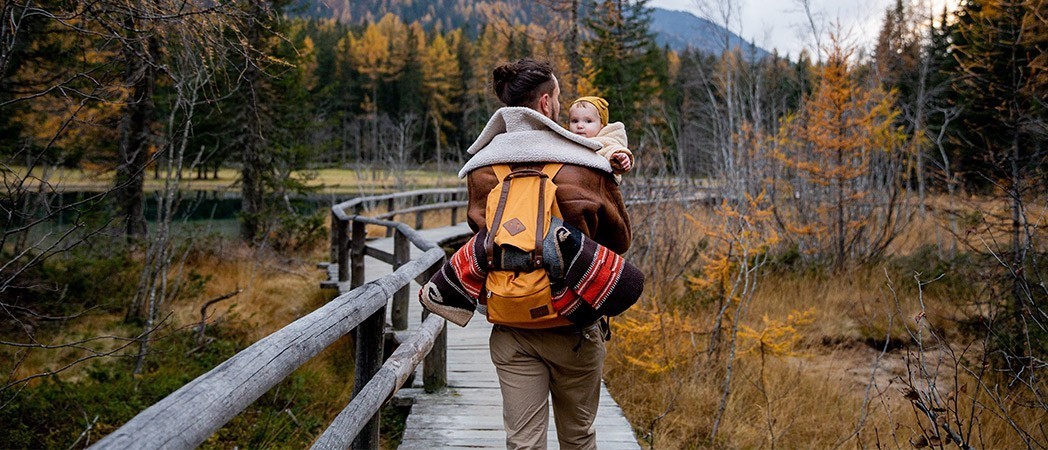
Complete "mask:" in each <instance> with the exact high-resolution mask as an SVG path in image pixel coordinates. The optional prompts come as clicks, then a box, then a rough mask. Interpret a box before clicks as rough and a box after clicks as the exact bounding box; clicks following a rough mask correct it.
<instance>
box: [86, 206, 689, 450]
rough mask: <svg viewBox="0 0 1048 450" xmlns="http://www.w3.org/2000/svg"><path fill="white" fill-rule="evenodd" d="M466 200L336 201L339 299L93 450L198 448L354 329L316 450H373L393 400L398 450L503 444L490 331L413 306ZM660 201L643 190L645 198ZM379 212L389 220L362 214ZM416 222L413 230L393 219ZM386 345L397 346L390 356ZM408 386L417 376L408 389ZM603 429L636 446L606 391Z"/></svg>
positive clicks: (619, 445) (479, 322) (605, 442)
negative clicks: (344, 385) (347, 390)
mask: <svg viewBox="0 0 1048 450" xmlns="http://www.w3.org/2000/svg"><path fill="white" fill-rule="evenodd" d="M465 195H466V191H465V189H431V190H423V191H411V192H401V193H396V194H390V195H381V196H373V197H362V198H358V199H354V200H351V201H348V202H343V203H340V204H337V205H335V206H333V207H332V226H331V230H332V233H331V238H332V239H331V242H332V245H331V257H332V261H333V262H332V263H324V264H322V265H321V266H322V267H324V268H326V269H327V270H328V272H329V275H330V276H329V281H327V282H325V283H324V285H325V286H326V287H331V288H337V289H338V291H339V295H338V296H337V297H335V298H334V299H333V300H331V301H330V302H329V303H327V304H325V305H324V306H322V307H320V308H319V309H317V310H316V311H313V312H312V313H310V314H308V315H306V316H304V317H302V318H300V319H298V320H296V321H295V322H292V323H291V324H289V325H287V326H286V327H284V328H282V329H280V330H278V331H276V332H275V333H273V334H271V335H269V336H266V337H265V338H263V339H261V340H259V341H258V342H256V343H255V344H253V345H251V346H250V347H248V348H247V349H245V350H243V351H241V352H240V353H237V354H236V355H234V356H233V357H232V358H230V359H228V360H226V361H225V362H223V363H221V364H220V365H218V366H217V367H215V368H214V369H212V370H211V371H209V372H207V373H205V374H204V375H201V376H200V377H198V378H197V379H195V380H193V381H191V382H189V383H187V384H186V385H185V386H183V387H182V388H180V389H178V390H177V391H175V392H174V393H172V394H171V395H169V396H167V397H166V398H164V399H163V400H161V401H159V402H157V403H156V404H154V405H152V406H150V407H149V408H147V409H146V410H145V411H143V412H141V413H140V414H138V415H137V416H135V417H134V418H133V419H131V420H130V421H129V422H128V423H127V424H125V425H124V426H122V427H120V428H119V429H117V430H116V431H114V432H113V433H111V434H110V435H108V436H106V437H105V438H103V439H102V440H100V441H99V442H97V443H96V444H95V445H93V446H92V447H91V448H98V449H127V448H136V449H154V448H194V447H196V446H198V445H200V444H201V443H203V442H204V441H205V440H206V439H207V438H208V437H209V436H210V435H211V434H213V433H214V432H215V431H217V430H218V429H219V428H221V427H222V426H223V425H225V424H226V422H228V421H229V420H230V419H232V418H233V417H234V416H236V415H237V414H238V413H239V412H240V411H242V410H243V409H244V408H246V407H247V406H248V405H250V404H251V403H252V402H254V401H255V400H256V399H258V398H259V397H260V396H262V394H264V393H265V392H266V391H268V390H269V389H270V388H272V387H273V386H275V385H276V384H277V383H279V382H280V381H282V380H284V379H285V378H286V377H287V376H289V375H290V374H291V373H292V372H293V371H294V370H295V369H297V368H298V367H300V366H301V365H302V364H304V363H305V362H306V361H308V360H309V359H310V358H312V357H314V356H316V355H317V354H319V353H320V352H321V351H322V350H324V349H325V348H327V347H328V346H330V345H331V344H332V343H333V342H335V340H337V339H338V338H340V337H342V336H344V335H346V334H347V333H350V332H355V333H356V345H357V348H356V368H355V371H354V390H353V398H352V400H351V401H350V403H349V405H347V406H346V408H345V409H344V410H343V411H342V412H341V413H340V414H339V415H338V416H337V417H336V418H335V420H334V421H333V422H332V423H331V425H330V426H329V427H328V428H327V429H326V430H325V431H324V432H323V433H322V434H321V435H320V436H319V437H318V438H317V440H316V441H315V442H314V444H313V447H312V448H314V449H345V448H349V447H350V446H352V447H353V448H364V449H377V448H378V435H379V410H380V409H381V407H382V406H383V405H385V404H386V403H387V402H390V401H397V402H401V403H402V404H404V403H406V404H410V405H412V407H411V413H410V414H409V416H408V421H407V428H406V430H405V432H404V437H403V442H402V444H401V448H404V449H422V448H425V449H430V448H504V447H505V431H504V430H503V428H502V406H501V399H502V396H501V394H500V392H499V388H498V378H497V376H496V375H495V370H494V367H493V365H492V363H491V360H490V358H489V356H488V350H487V336H488V334H489V332H490V325H489V324H488V323H487V321H486V320H484V318H483V317H475V318H474V320H472V321H471V322H470V324H469V326H467V327H464V328H460V327H457V326H452V327H450V329H448V327H446V326H445V325H446V323H445V321H444V319H442V318H440V317H438V316H436V315H427V314H426V313H425V312H424V311H421V307H420V305H419V304H418V301H417V300H415V299H414V297H415V295H417V292H418V289H419V286H418V281H424V280H428V279H429V277H430V276H431V275H432V274H433V273H434V272H435V271H436V270H438V269H439V267H440V265H441V264H443V262H444V260H445V258H446V254H445V250H444V249H443V248H442V245H446V244H453V243H457V242H464V241H465V240H466V239H467V238H468V237H469V236H470V234H471V232H470V230H469V228H468V227H467V226H466V225H465V223H460V222H459V220H457V219H458V214H459V212H460V211H462V212H463V218H464V217H465V214H464V209H465V206H466V202H465V201H464V200H463V199H464V197H465ZM660 197H661V196H660V195H653V194H651V193H647V194H646V195H644V196H643V198H644V200H640V201H638V203H650V202H652V201H658V199H659V198H660ZM653 199H654V200H653ZM676 200H681V199H680V198H677V199H676ZM379 205H382V206H384V207H385V208H383V209H385V211H386V212H385V213H384V214H380V215H376V216H373V217H369V216H366V215H364V212H365V211H368V210H375V209H378V206H379ZM438 210H440V211H449V212H450V217H451V218H450V221H449V222H450V223H449V225H448V226H443V227H439V228H433V229H424V227H423V225H424V221H423V218H424V217H425V214H426V213H427V212H432V211H438ZM410 215H414V218H415V228H412V227H409V226H408V225H407V224H405V223H403V222H397V221H394V220H392V219H395V218H397V217H402V218H403V217H407V216H410ZM369 225H370V226H372V227H374V226H379V227H384V228H385V230H386V233H385V235H386V237H385V238H381V239H373V240H372V241H371V242H370V243H369V242H368V240H367V231H366V230H367V227H368V226H369ZM390 338H394V339H395V340H396V341H397V342H398V343H399V346H398V347H397V349H396V350H395V351H393V352H392V354H390V355H384V354H383V348H384V343H385V341H386V340H387V339H390ZM449 338H450V339H449ZM449 340H450V342H451V343H450V344H449V343H448V342H449ZM420 364H421V370H418V369H420V368H419V366H420ZM408 380H414V381H413V383H412V384H411V385H410V386H404V385H405V384H406V383H407V381H408ZM402 387H403V389H402ZM398 391H399V392H398ZM394 394H396V395H394ZM596 428H597V436H598V446H599V448H601V449H639V448H640V447H639V445H638V444H637V440H636V438H635V437H634V435H633V432H632V430H631V427H630V425H629V423H628V422H627V421H626V419H625V418H624V417H623V415H622V411H621V410H620V409H619V407H618V405H616V403H615V400H614V399H613V398H612V397H611V396H610V395H609V394H608V392H607V390H606V389H604V388H603V387H602V389H601V399H600V408H599V410H598V417H597V421H596ZM548 441H549V447H550V448H557V447H558V445H557V441H556V430H555V426H554V424H553V421H552V420H551V421H550V433H549V440H548Z"/></svg>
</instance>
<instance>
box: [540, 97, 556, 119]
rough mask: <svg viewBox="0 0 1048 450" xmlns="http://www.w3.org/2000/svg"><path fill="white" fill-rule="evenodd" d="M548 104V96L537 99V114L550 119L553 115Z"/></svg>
mask: <svg viewBox="0 0 1048 450" xmlns="http://www.w3.org/2000/svg"><path fill="white" fill-rule="evenodd" d="M549 102H550V98H549V94H542V97H539V112H540V113H542V115H544V116H546V117H550V116H551V115H552V114H553V108H552V107H551V106H550V104H549Z"/></svg>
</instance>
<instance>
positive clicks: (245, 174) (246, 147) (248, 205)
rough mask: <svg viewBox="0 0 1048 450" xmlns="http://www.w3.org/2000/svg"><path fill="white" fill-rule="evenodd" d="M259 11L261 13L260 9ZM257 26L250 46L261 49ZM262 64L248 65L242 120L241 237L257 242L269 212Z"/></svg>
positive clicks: (253, 29) (252, 28)
mask: <svg viewBox="0 0 1048 450" xmlns="http://www.w3.org/2000/svg"><path fill="white" fill-rule="evenodd" d="M255 9H261V6H258V5H256V6H255ZM259 26H261V25H258V24H255V25H253V26H252V27H251V29H250V30H249V31H248V33H247V34H248V45H250V46H251V48H256V49H257V48H261V40H262V36H261V34H262V33H261V31H260V30H259V29H258V28H259ZM258 64H259V62H258V61H254V60H251V61H248V63H247V67H245V68H244V74H243V78H242V80H243V81H241V87H240V89H241V90H242V91H243V92H244V93H245V96H246V97H245V101H244V105H243V107H242V109H241V114H240V117H239V120H238V123H240V126H241V128H240V133H239V134H240V136H239V141H240V157H241V164H242V166H241V169H240V182H241V188H240V189H241V192H240V197H241V199H240V205H241V209H240V211H241V215H240V237H241V238H242V239H243V240H245V241H248V242H250V241H254V240H256V239H258V238H259V236H260V234H261V233H262V220H261V219H262V211H263V209H264V208H265V205H264V201H265V186H264V184H265V170H266V161H265V157H264V155H263V152H264V151H265V138H264V137H263V136H262V120H263V119H262V117H261V115H262V114H264V112H263V111H262V110H261V106H260V104H259V103H260V102H259V96H260V95H261V94H262V89H263V86H262V70H261V68H260V67H259V66H258Z"/></svg>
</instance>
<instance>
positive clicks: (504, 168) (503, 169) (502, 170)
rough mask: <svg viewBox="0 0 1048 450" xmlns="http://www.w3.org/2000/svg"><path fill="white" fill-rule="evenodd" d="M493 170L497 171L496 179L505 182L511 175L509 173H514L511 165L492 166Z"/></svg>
mask: <svg viewBox="0 0 1048 450" xmlns="http://www.w3.org/2000/svg"><path fill="white" fill-rule="evenodd" d="M491 170H494V171H495V177H496V178H498V179H499V181H502V180H505V179H506V175H509V173H510V172H512V171H513V169H511V168H510V167H509V164H495V165H493V166H491Z"/></svg>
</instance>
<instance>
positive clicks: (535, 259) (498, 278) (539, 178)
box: [480, 164, 571, 329]
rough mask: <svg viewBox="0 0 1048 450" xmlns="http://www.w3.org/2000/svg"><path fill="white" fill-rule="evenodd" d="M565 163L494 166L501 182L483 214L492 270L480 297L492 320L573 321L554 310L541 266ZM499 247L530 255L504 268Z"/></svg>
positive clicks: (529, 324) (542, 324)
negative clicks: (518, 264) (519, 263)
mask: <svg viewBox="0 0 1048 450" xmlns="http://www.w3.org/2000/svg"><path fill="white" fill-rule="evenodd" d="M561 166H563V164H546V165H544V166H543V167H542V169H541V170H539V169H535V168H533V167H525V168H518V169H516V170H511V169H510V167H509V166H508V165H505V164H500V165H495V166H492V168H493V169H494V170H495V176H497V177H498V179H499V183H498V184H497V185H495V187H494V188H492V189H491V192H490V193H489V194H488V203H487V208H486V210H485V214H484V217H485V219H486V222H487V229H488V235H487V239H486V240H485V241H484V250H485V252H486V253H487V263H488V268H489V271H488V277H487V280H486V281H485V284H484V292H483V293H482V294H481V299H480V301H481V304H486V306H487V315H488V321H489V322H491V323H495V324H501V325H507V326H512V327H516V328H533V329H534V328H552V327H558V326H564V325H570V324H571V322H569V321H568V320H567V319H565V318H564V317H561V316H560V315H559V314H558V313H557V311H556V310H555V309H553V302H552V299H551V295H550V294H551V292H550V283H549V276H548V275H547V273H546V269H545V268H543V266H542V241H543V239H544V238H545V237H546V232H547V231H548V230H549V226H550V220H551V217H558V218H561V214H560V209H559V208H558V207H557V201H556V195H557V185H555V184H553V177H554V176H556V175H557V172H558V171H560V168H561ZM496 246H498V247H499V253H500V254H503V255H505V254H508V253H514V254H517V255H519V254H521V253H525V254H527V255H528V257H529V258H528V260H527V262H526V263H525V264H524V266H523V267H510V268H507V267H504V266H503V264H502V261H499V260H496V258H495V247H496ZM518 259H519V258H518Z"/></svg>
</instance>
